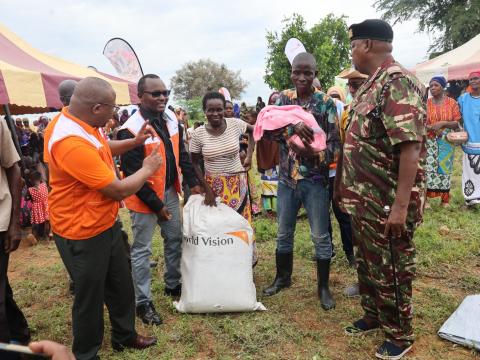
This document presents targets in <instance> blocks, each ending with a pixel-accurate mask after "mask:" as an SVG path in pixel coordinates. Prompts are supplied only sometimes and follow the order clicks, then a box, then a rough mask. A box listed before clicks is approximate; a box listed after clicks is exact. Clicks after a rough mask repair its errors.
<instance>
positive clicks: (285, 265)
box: [263, 252, 293, 296]
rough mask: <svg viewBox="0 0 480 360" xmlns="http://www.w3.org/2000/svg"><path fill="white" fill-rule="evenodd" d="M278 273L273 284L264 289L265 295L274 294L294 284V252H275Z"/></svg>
mask: <svg viewBox="0 0 480 360" xmlns="http://www.w3.org/2000/svg"><path fill="white" fill-rule="evenodd" d="M275 262H276V265H277V275H276V276H275V280H274V281H273V284H272V285H270V286H269V287H268V288H266V289H264V290H263V294H264V295H265V296H272V295H275V294H276V293H278V292H279V291H280V290H282V289H285V288H288V287H290V285H292V270H293V253H286V254H282V253H279V252H276V253H275Z"/></svg>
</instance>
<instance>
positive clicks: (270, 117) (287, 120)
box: [253, 105, 327, 152]
mask: <svg viewBox="0 0 480 360" xmlns="http://www.w3.org/2000/svg"><path fill="white" fill-rule="evenodd" d="M299 122H304V123H305V124H306V125H308V126H309V127H311V128H312V130H313V142H312V143H311V144H310V146H311V147H312V148H313V150H315V152H320V151H322V150H325V149H326V148H327V142H326V138H327V137H326V135H325V132H324V131H323V129H322V128H321V127H320V126H319V125H318V123H317V121H316V120H315V118H314V117H313V115H312V114H310V113H309V112H307V111H305V110H304V109H303V108H302V107H301V106H298V105H286V106H274V105H269V106H266V107H264V108H263V109H262V111H260V113H259V114H258V117H257V122H256V124H255V129H254V130H253V138H254V139H255V141H258V140H260V139H261V138H262V136H263V133H264V131H271V130H277V129H280V128H283V127H285V126H288V125H296V124H298V123H299ZM288 141H289V142H290V141H292V142H294V143H295V144H296V145H298V146H299V147H301V148H304V145H303V142H302V140H301V139H300V137H299V136H298V135H293V136H292V137H291V138H290V139H289V140H288Z"/></svg>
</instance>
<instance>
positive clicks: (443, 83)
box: [429, 75, 447, 88]
mask: <svg viewBox="0 0 480 360" xmlns="http://www.w3.org/2000/svg"><path fill="white" fill-rule="evenodd" d="M432 81H435V82H437V83H439V84H440V86H441V87H442V88H445V86H447V79H445V77H444V76H442V75H437V76H434V77H432V78H431V79H430V82H429V84H430V83H431V82H432Z"/></svg>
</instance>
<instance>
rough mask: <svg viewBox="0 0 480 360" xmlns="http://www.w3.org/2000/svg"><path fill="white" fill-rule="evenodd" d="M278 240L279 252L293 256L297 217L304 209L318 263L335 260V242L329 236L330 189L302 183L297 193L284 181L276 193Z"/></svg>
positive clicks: (298, 186)
mask: <svg viewBox="0 0 480 360" xmlns="http://www.w3.org/2000/svg"><path fill="white" fill-rule="evenodd" d="M277 196H278V199H277V220H278V236H277V251H278V252H279V253H291V252H293V240H294V234H295V227H296V225H297V214H298V211H299V210H300V207H301V206H302V205H303V207H304V208H305V210H306V211H307V216H308V222H309V224H310V236H311V239H312V242H313V244H314V246H315V255H316V257H317V259H320V260H327V259H330V258H331V257H332V242H331V240H330V234H329V233H328V212H329V204H330V203H329V195H328V187H326V186H324V185H323V184H320V183H313V182H311V181H309V180H299V181H298V182H297V186H296V188H295V189H292V188H291V187H289V186H288V185H286V184H285V183H283V182H282V181H279V183H278V192H277Z"/></svg>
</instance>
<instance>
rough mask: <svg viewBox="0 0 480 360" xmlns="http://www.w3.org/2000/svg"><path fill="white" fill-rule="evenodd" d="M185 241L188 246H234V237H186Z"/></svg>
mask: <svg viewBox="0 0 480 360" xmlns="http://www.w3.org/2000/svg"><path fill="white" fill-rule="evenodd" d="M183 239H184V240H185V241H186V242H187V244H192V245H199V244H203V245H205V246H228V245H233V237H228V238H224V237H220V236H217V237H213V238H212V237H211V236H209V237H203V236H184V237H183Z"/></svg>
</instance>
